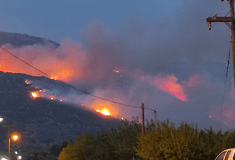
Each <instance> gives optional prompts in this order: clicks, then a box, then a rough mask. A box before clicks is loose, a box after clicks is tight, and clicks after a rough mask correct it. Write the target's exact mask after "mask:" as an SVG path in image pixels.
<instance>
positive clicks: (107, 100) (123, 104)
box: [0, 46, 155, 111]
mask: <svg viewBox="0 0 235 160" xmlns="http://www.w3.org/2000/svg"><path fill="white" fill-rule="evenodd" d="M0 48H1V49H2V50H4V51H5V52H7V53H8V54H10V55H11V56H13V57H15V58H16V59H18V60H20V61H22V62H23V63H25V64H26V65H28V66H30V67H31V68H33V69H35V70H37V71H38V72H40V73H42V74H44V75H45V76H47V77H48V78H51V77H52V76H50V75H49V74H47V73H45V72H43V71H41V70H40V69H38V68H36V67H34V66H33V65H31V64H29V63H28V62H26V61H24V60H22V59H21V58H19V57H18V56H16V55H14V54H13V53H12V52H10V51H8V50H7V49H5V48H3V47H2V46H0ZM56 81H57V82H60V83H61V84H63V85H65V86H68V87H70V88H73V89H74V90H76V91H79V92H81V93H83V94H87V95H89V96H92V97H94V98H97V99H100V100H103V101H106V102H110V103H114V104H118V105H121V106H126V107H132V108H139V109H141V107H139V106H134V105H129V104H125V103H120V102H116V101H112V100H109V99H106V98H103V97H99V96H96V95H94V94H91V93H88V92H86V91H83V90H81V89H78V88H76V87H74V86H72V85H69V84H67V83H64V82H62V81H60V80H56ZM144 109H146V110H152V111H155V110H154V109H151V108H144Z"/></svg>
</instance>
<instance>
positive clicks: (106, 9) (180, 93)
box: [0, 0, 235, 129]
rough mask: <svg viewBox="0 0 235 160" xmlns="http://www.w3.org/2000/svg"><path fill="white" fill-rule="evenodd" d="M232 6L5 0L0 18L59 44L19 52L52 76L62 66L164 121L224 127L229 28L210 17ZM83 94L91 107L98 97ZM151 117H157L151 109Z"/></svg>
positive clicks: (205, 0) (213, 0) (79, 82)
mask: <svg viewBox="0 0 235 160" xmlns="http://www.w3.org/2000/svg"><path fill="white" fill-rule="evenodd" d="M228 11H229V4H228V2H227V1H224V2H221V1H220V0H201V1H199V0H198V1H192V0H191V1H186V0H177V1H176V0H168V1H159V0H150V1H136V0H125V1H124V0H123V1H109V0H82V1H75V0H70V1H69V2H66V1H65V0H50V1H45V0H41V1H37V2H35V1H30V0H21V1H18V0H11V1H2V2H0V15H1V16H0V21H1V24H2V25H1V31H5V32H17V33H25V34H30V35H33V36H39V37H44V38H47V39H50V40H53V41H56V42H58V43H61V47H59V48H58V49H56V50H53V51H52V50H51V49H49V48H44V47H40V46H33V47H24V48H21V49H15V50H14V52H15V53H16V54H18V55H19V56H21V58H24V60H26V61H30V62H31V63H32V64H33V65H34V66H36V67H38V68H40V69H41V70H43V71H45V72H47V73H49V74H52V75H53V74H55V72H57V71H58V70H61V66H63V67H64V68H63V69H64V70H67V71H69V72H70V74H71V77H70V79H66V81H67V80H68V82H70V83H72V84H74V85H76V86H83V87H84V88H88V89H89V90H91V91H92V93H94V94H96V95H98V96H102V97H105V98H108V99H111V100H115V101H121V102H123V103H128V104H133V105H139V106H140V105H141V103H143V102H144V103H145V105H146V107H148V108H154V109H156V110H157V111H158V118H159V119H160V120H166V119H167V118H168V119H170V120H172V121H174V122H177V123H178V122H181V121H187V122H189V123H197V124H199V127H201V128H203V127H209V126H210V125H212V127H214V128H216V129H219V128H226V127H229V128H235V125H233V122H234V114H235V110H234V95H233V85H232V83H231V81H232V68H231V67H230V68H229V69H230V71H229V77H228V79H227V82H228V83H229V85H226V88H224V87H223V86H224V84H225V74H226V62H227V59H228V53H229V49H230V37H231V35H230V32H231V31H230V29H229V28H228V27H227V26H226V25H225V24H224V23H213V24H212V30H211V31H209V30H208V26H207V23H206V18H207V17H210V16H213V15H215V14H218V16H225V15H226V14H227V13H228ZM27 53H28V54H27ZM29 53H30V56H29ZM34 55H35V56H34ZM45 55H46V56H45ZM1 58H2V59H4V58H3V55H2V57H1ZM42 61H43V63H44V65H43V67H42V64H41V63H40V62H42ZM15 63H16V62H14V63H13V62H12V63H11V64H15ZM52 64H57V65H56V67H55V66H54V67H53V65H52ZM16 65H20V64H19V63H17V64H16ZM231 66H232V65H231ZM11 67H12V70H13V72H17V71H16V70H15V71H14V68H16V67H15V66H14V65H13V66H11ZM55 70H57V71H55ZM115 70H118V71H119V73H116V72H115ZM24 72H25V73H27V74H33V73H32V72H33V71H32V70H30V69H25V70H24ZM65 72H66V71H65ZM57 74H58V72H57ZM60 76H61V77H63V76H64V74H62V73H61V74H60ZM51 92H53V91H51ZM223 95H225V96H224V101H223ZM79 99H80V102H81V101H82V102H83V103H84V104H86V105H87V106H92V104H93V101H94V103H98V102H96V100H93V99H92V98H91V97H86V96H85V97H79ZM80 102H75V103H80ZM91 108H92V109H93V108H94V107H91ZM114 108H115V109H113V110H115V112H119V113H118V114H116V116H121V115H124V116H126V117H127V118H130V117H132V116H136V115H137V116H140V110H136V109H132V108H128V107H120V106H114ZM146 115H147V117H148V119H151V118H152V119H153V118H154V116H153V113H152V112H151V111H147V112H146ZM220 122H222V123H221V124H220Z"/></svg>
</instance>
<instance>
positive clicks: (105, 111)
mask: <svg viewBox="0 0 235 160" xmlns="http://www.w3.org/2000/svg"><path fill="white" fill-rule="evenodd" d="M96 112H97V113H101V114H103V115H105V116H110V115H111V114H110V112H109V110H108V109H106V108H104V109H103V110H101V111H100V110H99V109H97V110H96Z"/></svg>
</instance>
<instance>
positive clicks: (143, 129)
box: [141, 103, 145, 133]
mask: <svg viewBox="0 0 235 160" xmlns="http://www.w3.org/2000/svg"><path fill="white" fill-rule="evenodd" d="M141 108H142V133H144V132H145V126H144V103H142V106H141Z"/></svg>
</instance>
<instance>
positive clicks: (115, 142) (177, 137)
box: [57, 118, 235, 160]
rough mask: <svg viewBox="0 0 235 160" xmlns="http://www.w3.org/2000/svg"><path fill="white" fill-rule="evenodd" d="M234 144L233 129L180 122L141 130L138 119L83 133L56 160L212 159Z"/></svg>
mask: <svg viewBox="0 0 235 160" xmlns="http://www.w3.org/2000/svg"><path fill="white" fill-rule="evenodd" d="M233 147H235V131H226V132H222V131H221V130H219V131H217V132H216V131H214V130H213V129H212V128H210V129H198V127H197V125H194V124H188V123H185V122H182V123H181V124H180V125H179V126H177V127H176V125H175V124H174V123H172V122H169V120H167V121H163V122H160V121H158V122H157V123H154V122H153V121H150V122H147V125H146V132H145V133H142V132H141V125H140V124H139V121H138V118H136V119H133V120H132V121H131V122H130V121H127V120H125V121H123V125H121V126H119V127H117V128H113V129H111V130H110V131H100V132H97V133H96V134H95V135H92V134H91V133H84V134H81V135H78V136H77V137H76V141H75V142H71V141H70V142H69V143H67V145H66V146H65V147H64V148H63V149H62V151H61V152H60V153H59V152H58V151H57V154H59V156H58V160H94V159H96V160H131V159H136V160H137V159H143V158H144V159H145V160H150V159H151V160H205V159H207V160H213V159H215V157H216V156H217V155H218V153H219V152H221V151H222V150H224V149H227V148H233Z"/></svg>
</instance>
